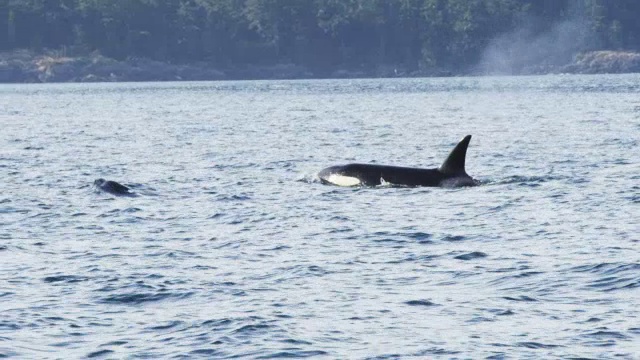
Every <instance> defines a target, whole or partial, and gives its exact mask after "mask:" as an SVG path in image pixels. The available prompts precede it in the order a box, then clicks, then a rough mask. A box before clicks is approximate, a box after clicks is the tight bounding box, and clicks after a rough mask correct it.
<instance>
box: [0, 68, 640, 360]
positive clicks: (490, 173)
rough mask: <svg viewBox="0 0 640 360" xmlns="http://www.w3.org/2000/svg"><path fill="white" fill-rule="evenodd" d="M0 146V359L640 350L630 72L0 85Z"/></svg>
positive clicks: (496, 355)
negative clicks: (376, 179) (430, 178)
mask: <svg viewBox="0 0 640 360" xmlns="http://www.w3.org/2000/svg"><path fill="white" fill-rule="evenodd" d="M467 134H472V135H473V138H472V140H471V144H470V147H469V150H468V153H467V172H468V173H469V174H470V175H471V176H473V177H474V178H476V179H478V180H479V181H480V182H481V183H482V185H480V186H477V187H469V188H455V189H450V188H407V187H394V186H381V187H376V188H341V187H335V186H330V185H323V184H321V183H320V182H319V180H318V179H317V176H316V174H317V172H318V171H319V170H321V169H322V168H324V167H327V166H330V165H337V164H343V163H349V162H364V163H369V162H370V163H378V164H387V165H399V166H417V167H436V166H438V165H439V164H440V162H441V161H443V160H444V158H445V157H446V156H447V154H448V152H449V151H450V150H451V149H452V147H453V146H454V145H455V144H456V143H457V141H458V140H460V139H461V138H462V137H463V136H464V135H467ZM0 145H1V147H0V357H2V358H4V357H8V358H16V359H69V358H100V359H103V358H104V359H110V358H114V359H121V358H130V359H137V358H148V359H157V358H207V359H214V358H216V359H218V358H219V359H226V358H256V359H258V358H259V359H271V358H326V359H404V358H445V359H481V358H488V359H524V358H531V359H538V358H545V359H549V358H560V359H568V358H583V359H613V358H615V359H639V358H640V234H639V230H640V162H639V161H638V158H639V156H640V75H617V76H539V77H486V78H447V79H381V80H323V81H255V82H252V81H247V82H203V83H128V84H60V85H0ZM97 178H105V179H109V180H115V181H118V182H121V183H123V184H126V185H128V186H130V187H131V188H132V190H133V191H134V192H135V193H136V194H137V196H135V197H115V196H113V195H110V194H107V193H104V192H101V191H100V190H98V189H97V188H96V187H94V186H93V181H94V180H95V179H97Z"/></svg>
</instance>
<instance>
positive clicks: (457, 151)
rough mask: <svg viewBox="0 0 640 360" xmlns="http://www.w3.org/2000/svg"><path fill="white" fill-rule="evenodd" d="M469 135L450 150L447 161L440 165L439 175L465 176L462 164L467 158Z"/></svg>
mask: <svg viewBox="0 0 640 360" xmlns="http://www.w3.org/2000/svg"><path fill="white" fill-rule="evenodd" d="M469 141H471V135H467V136H465V137H464V139H462V140H461V141H460V142H459V143H458V145H456V147H454V148H453V150H451V153H450V154H449V156H448V157H447V159H446V160H445V161H444V162H443V163H442V165H440V168H438V170H440V172H441V173H443V174H446V175H466V174H467V172H466V171H465V169H464V163H465V160H466V157H467V147H469Z"/></svg>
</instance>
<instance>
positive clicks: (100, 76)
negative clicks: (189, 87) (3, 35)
mask: <svg viewBox="0 0 640 360" xmlns="http://www.w3.org/2000/svg"><path fill="white" fill-rule="evenodd" d="M399 68H400V67H393V66H379V67H376V68H374V69H367V70H363V69H345V68H338V69H334V70H329V71H315V72H314V71H312V70H310V69H308V68H306V67H304V66H300V65H296V64H276V65H245V66H242V67H235V68H228V69H219V68H216V67H215V66H213V65H211V64H208V63H205V62H196V63H188V64H174V63H170V62H161V61H156V60H150V59H144V58H129V59H126V60H122V61H119V60H115V59H112V58H108V57H105V56H102V55H100V54H98V53H91V54H84V55H77V56H67V55H66V54H65V53H64V52H60V51H48V52H42V53H36V52H33V51H29V50H14V51H10V52H3V53H0V83H7V84H19V83H83V82H145V81H160V82H161V81H212V80H284V79H292V80H293V79H341V78H342V79H359V78H394V77H405V78H411V77H450V76H491V75H545V74H622V73H640V53H636V52H627V51H591V52H584V53H581V54H578V55H576V56H575V57H574V60H573V62H571V63H569V64H566V65H561V66H558V65H535V66H529V67H526V68H523V69H521V70H520V71H519V72H517V73H515V74H493V73H481V72H473V71H467V72H464V71H461V72H454V71H450V70H446V69H435V70H430V71H413V72H409V71H405V70H402V69H401V68H400V69H401V70H398V69H399Z"/></svg>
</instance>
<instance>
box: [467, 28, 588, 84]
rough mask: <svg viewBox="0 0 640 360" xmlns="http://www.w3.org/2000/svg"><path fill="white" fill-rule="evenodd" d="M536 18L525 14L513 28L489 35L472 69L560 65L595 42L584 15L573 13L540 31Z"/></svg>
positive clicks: (514, 70) (497, 71) (512, 70)
mask: <svg viewBox="0 0 640 360" xmlns="http://www.w3.org/2000/svg"><path fill="white" fill-rule="evenodd" d="M536 22H537V21H536V19H534V18H526V19H525V20H524V21H522V25H521V26H519V27H517V28H516V29H515V30H514V31H511V32H508V33H505V34H501V35H499V36H497V37H496V38H494V39H492V40H491V41H490V42H489V45H488V46H487V48H486V49H485V50H484V52H483V54H482V57H481V60H480V62H479V64H478V66H477V67H476V70H475V72H476V73H478V74H485V75H486V74H489V75H515V74H520V73H529V72H531V71H532V70H534V69H538V68H539V69H546V68H547V67H549V66H562V65H566V64H569V63H570V62H571V61H572V60H573V57H574V56H575V55H576V53H578V52H579V51H583V50H584V49H588V48H589V45H591V44H593V43H594V39H593V35H592V31H591V29H590V28H589V24H588V23H587V22H586V19H584V18H581V17H578V16H573V17H572V18H570V19H568V20H562V21H559V22H556V23H554V24H553V25H552V26H551V27H550V28H548V29H544V30H542V31H541V30H540V29H539V26H537V25H536Z"/></svg>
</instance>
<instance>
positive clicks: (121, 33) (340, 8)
mask: <svg viewBox="0 0 640 360" xmlns="http://www.w3.org/2000/svg"><path fill="white" fill-rule="evenodd" d="M639 17H640V1H638V0H616V1H608V0H0V50H12V49H22V48H29V49H33V50H41V49H45V48H46V49H59V48H62V47H73V48H74V49H84V50H85V51H95V50H98V51H99V52H100V53H102V54H104V55H106V56H109V57H113V58H116V59H125V58H130V57H144V58H150V59H154V60H161V61H168V62H200V61H202V62H207V63H211V64H215V65H217V66H221V67H228V66H241V65H273V64H282V63H290V64H296V65H301V66H305V67H308V68H310V69H314V70H316V71H321V70H328V69H336V68H346V69H357V68H361V67H362V68H365V67H375V66H387V65H388V66H394V67H400V68H403V69H407V70H418V69H422V70H424V69H451V70H453V71H455V70H457V69H462V68H465V67H467V66H469V65H471V64H474V63H477V62H478V61H479V59H480V57H481V56H482V54H483V51H484V49H486V48H487V46H488V45H489V44H490V43H491V41H492V40H493V39H495V38H496V37H498V36H500V35H501V34H505V33H509V32H513V31H516V30H517V29H519V28H521V27H523V26H525V24H526V29H527V31H528V32H529V33H533V34H535V33H543V32H544V31H548V29H549V28H551V27H553V26H554V24H557V23H559V22H562V21H576V22H579V23H580V26H583V27H584V31H586V32H588V38H589V41H588V42H585V43H583V44H581V47H582V48H581V49H580V50H585V51H587V50H599V49H613V50H616V49H625V50H640V21H638V18H639Z"/></svg>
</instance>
